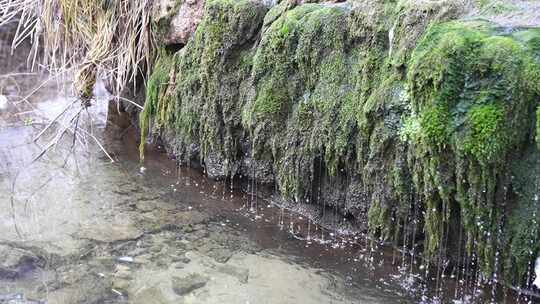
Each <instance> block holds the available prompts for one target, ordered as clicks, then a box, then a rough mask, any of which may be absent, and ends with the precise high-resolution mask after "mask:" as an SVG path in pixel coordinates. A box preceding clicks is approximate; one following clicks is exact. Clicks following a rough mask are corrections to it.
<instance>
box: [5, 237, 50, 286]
mask: <svg viewBox="0 0 540 304" xmlns="http://www.w3.org/2000/svg"><path fill="white" fill-rule="evenodd" d="M40 260H41V259H40V258H39V257H37V256H36V255H35V254H33V253H32V252H29V251H26V250H22V249H18V248H14V247H10V246H6V245H0V278H4V279H15V278H17V277H19V276H21V275H23V274H24V273H26V272H28V271H31V270H33V269H35V268H37V267H38V263H39V261H40Z"/></svg>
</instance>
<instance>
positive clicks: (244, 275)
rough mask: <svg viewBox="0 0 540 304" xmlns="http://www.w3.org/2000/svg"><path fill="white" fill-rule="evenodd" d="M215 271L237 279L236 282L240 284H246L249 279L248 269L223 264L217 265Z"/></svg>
mask: <svg viewBox="0 0 540 304" xmlns="http://www.w3.org/2000/svg"><path fill="white" fill-rule="evenodd" d="M216 270H217V271H219V272H221V273H223V274H227V275H230V276H233V277H235V278H237V279H238V281H239V282H240V283H242V284H246V283H247V282H248V279H249V269H247V268H243V267H237V266H233V265H228V264H224V265H219V266H218V267H217V268H216Z"/></svg>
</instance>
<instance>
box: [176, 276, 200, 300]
mask: <svg viewBox="0 0 540 304" xmlns="http://www.w3.org/2000/svg"><path fill="white" fill-rule="evenodd" d="M208 280H209V278H208V277H206V276H203V275H200V274H198V273H192V274H189V275H188V276H185V277H181V278H180V277H173V278H172V286H173V290H174V292H175V293H176V294H177V295H179V296H183V295H185V294H188V293H190V292H192V291H194V290H196V289H199V288H202V287H204V286H205V285H206V283H207V282H208Z"/></svg>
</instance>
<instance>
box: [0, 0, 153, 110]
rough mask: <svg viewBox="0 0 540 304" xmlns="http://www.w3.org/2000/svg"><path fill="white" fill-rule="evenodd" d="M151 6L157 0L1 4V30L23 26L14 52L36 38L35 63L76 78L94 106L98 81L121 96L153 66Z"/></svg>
mask: <svg viewBox="0 0 540 304" xmlns="http://www.w3.org/2000/svg"><path fill="white" fill-rule="evenodd" d="M151 8H152V0H137V1H134V0H116V1H115V0H0V29H1V28H2V26H4V25H6V24H9V23H14V22H16V23H18V27H17V30H16V34H15V38H14V39H13V42H12V49H15V48H16V47H17V46H18V45H19V44H21V43H22V42H23V41H24V40H27V39H30V40H31V41H32V52H31V55H30V57H29V64H31V65H32V67H36V66H38V64H39V66H40V67H44V68H45V69H47V70H48V72H49V73H53V74H66V75H70V76H73V75H74V89H75V94H76V96H78V97H79V98H81V100H82V101H83V104H85V105H86V106H88V105H90V99H91V97H92V88H93V86H94V84H95V81H96V78H97V77H100V78H102V79H104V80H105V81H107V82H108V83H109V84H110V87H111V89H112V90H113V91H114V92H113V93H116V95H118V94H119V93H120V92H121V91H122V90H123V89H124V88H125V87H126V85H128V84H133V85H134V86H136V85H137V78H138V76H139V75H141V74H142V71H144V70H147V69H148V68H149V66H150V63H151V58H152V44H153V38H152V35H151V33H150V14H151V11H152V9H151ZM73 71H74V72H73Z"/></svg>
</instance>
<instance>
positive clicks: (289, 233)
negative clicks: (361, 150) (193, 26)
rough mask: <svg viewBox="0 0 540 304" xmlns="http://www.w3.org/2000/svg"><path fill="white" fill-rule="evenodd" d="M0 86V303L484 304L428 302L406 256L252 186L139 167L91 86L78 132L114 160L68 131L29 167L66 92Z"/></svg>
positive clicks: (127, 134)
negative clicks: (328, 225)
mask: <svg viewBox="0 0 540 304" xmlns="http://www.w3.org/2000/svg"><path fill="white" fill-rule="evenodd" d="M6 70H7V68H6ZM10 70H17V67H13V66H10ZM0 88H1V91H0V95H2V96H6V98H7V101H8V102H7V106H5V107H3V108H2V109H0V303H141V304H151V303H242V304H247V303H252V304H254V303H443V302H444V303H467V302H474V301H477V302H478V301H480V302H481V301H483V300H481V299H482V295H479V297H478V298H477V299H476V300H474V299H470V298H469V297H468V296H467V297H464V296H462V295H456V294H454V290H456V288H455V287H454V286H453V285H451V284H449V286H446V287H445V288H442V289H444V290H445V292H444V293H443V295H442V296H441V294H439V293H434V292H433V291H432V289H433V286H434V285H435V282H430V279H429V278H428V279H426V278H423V277H422V276H421V275H417V274H416V273H417V272H416V271H414V272H412V271H409V269H408V268H405V267H404V266H405V264H406V262H405V261H411V258H410V257H406V256H405V254H404V253H400V252H397V251H396V250H392V249H389V248H386V247H378V246H377V245H374V244H373V242H372V241H370V240H367V239H364V238H362V236H359V235H356V234H344V235H338V234H335V233H334V232H332V231H330V230H327V229H325V228H322V227H321V226H320V225H318V224H317V223H315V222H312V221H311V220H309V219H307V218H306V217H305V216H304V215H301V214H299V213H296V212H292V211H289V210H287V209H285V208H281V207H278V206H276V205H274V204H273V201H275V200H274V199H273V198H272V197H271V196H259V195H256V194H254V193H252V191H251V190H250V189H253V188H254V187H255V186H256V185H255V186H253V185H251V186H249V183H247V184H244V185H243V184H242V183H239V182H238V183H237V184H236V185H235V184H234V183H233V184H232V185H231V182H230V181H227V182H223V181H212V180H209V179H207V178H206V177H205V176H204V174H203V173H202V172H201V171H200V170H196V169H191V168H185V167H184V168H177V167H176V165H175V162H174V161H173V160H171V159H169V158H168V157H167V155H166V154H164V153H162V152H160V151H159V149H149V151H148V152H147V156H146V160H145V163H144V167H143V166H141V164H140V163H139V159H138V148H137V142H136V132H135V128H133V126H131V124H130V121H129V119H128V118H127V117H123V116H126V114H125V113H120V114H119V113H117V112H116V109H115V107H110V108H109V96H108V94H107V92H106V91H105V90H104V88H103V87H102V86H100V87H98V88H97V90H96V93H97V96H98V98H97V100H96V101H95V102H94V104H93V106H92V107H91V108H89V111H88V113H87V112H86V111H85V112H84V113H82V114H81V118H80V120H81V121H80V125H79V127H80V128H85V130H88V132H90V133H91V134H92V135H93V136H96V139H98V140H99V142H100V143H102V144H103V146H104V148H105V149H106V151H107V152H108V153H109V154H110V156H111V157H112V158H113V159H114V162H111V161H110V159H109V158H108V157H107V156H106V155H105V154H104V153H103V151H102V150H101V149H100V148H99V147H98V145H97V144H96V142H94V140H93V138H91V137H90V136H86V137H81V136H79V137H76V138H74V137H73V136H72V134H70V133H69V132H67V133H66V134H65V136H62V137H61V138H60V139H59V143H58V144H57V145H54V148H53V149H50V150H49V151H48V152H47V153H45V154H43V155H42V156H41V157H39V158H37V159H36V156H38V155H40V154H41V152H42V151H43V149H44V148H45V147H47V145H48V143H49V142H50V140H51V139H53V138H55V136H56V135H57V134H58V130H59V129H60V130H61V129H62V128H61V127H62V124H64V123H65V124H67V123H68V121H65V122H61V123H59V124H55V127H54V128H50V129H49V130H48V131H47V132H46V133H45V134H44V135H43V136H42V137H40V139H39V140H37V141H34V138H35V137H36V135H38V134H39V133H40V132H41V130H43V129H44V127H46V126H47V125H48V123H49V122H50V121H51V119H54V118H55V117H57V116H58V114H59V113H61V112H62V111H63V110H64V109H65V108H66V105H69V104H70V103H72V102H73V100H72V99H70V98H69V97H67V96H69V93H68V92H69V86H68V85H64V83H63V82H62V81H60V80H57V79H49V80H47V78H46V76H42V75H12V76H11V77H9V78H8V77H6V78H2V79H0ZM35 88H39V89H37V90H35ZM30 93H32V94H30ZM24 97H28V98H24ZM76 109H77V108H76V107H75V106H74V107H73V109H70V110H68V111H67V112H66V113H67V114H66V115H64V116H65V117H67V119H68V120H69V119H70V117H72V116H70V113H72V112H73V111H76ZM254 200H256V203H255V202H254ZM412 260H415V258H414V257H413V258H412ZM400 266H402V267H400ZM417 266H418V267H419V265H417ZM418 267H417V268H418ZM412 268H415V267H412ZM416 270H418V269H416ZM421 270H422V269H421V268H420V269H419V270H418V272H419V273H421ZM436 285H437V287H438V285H439V282H437V284H436ZM436 295H439V298H438V299H437V298H436V297H435V296H436ZM479 299H480V300H479ZM515 302H519V301H517V300H514V299H512V300H507V303H515ZM524 303H526V302H524Z"/></svg>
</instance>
